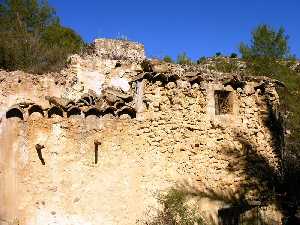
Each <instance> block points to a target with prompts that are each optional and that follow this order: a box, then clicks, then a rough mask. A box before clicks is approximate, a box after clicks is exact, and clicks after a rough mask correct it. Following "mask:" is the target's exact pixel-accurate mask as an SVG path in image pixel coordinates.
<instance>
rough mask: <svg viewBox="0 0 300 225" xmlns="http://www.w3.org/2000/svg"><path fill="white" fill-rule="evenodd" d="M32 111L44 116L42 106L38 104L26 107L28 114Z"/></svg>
mask: <svg viewBox="0 0 300 225" xmlns="http://www.w3.org/2000/svg"><path fill="white" fill-rule="evenodd" d="M32 113H40V114H41V115H42V116H44V111H43V109H42V107H41V106H39V105H33V106H31V107H30V108H29V109H28V114H29V116H30V115H31V114H32Z"/></svg>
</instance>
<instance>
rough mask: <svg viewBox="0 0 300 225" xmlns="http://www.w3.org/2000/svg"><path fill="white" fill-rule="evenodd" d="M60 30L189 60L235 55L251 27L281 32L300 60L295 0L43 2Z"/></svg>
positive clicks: (297, 3)
mask: <svg viewBox="0 0 300 225" xmlns="http://www.w3.org/2000/svg"><path fill="white" fill-rule="evenodd" d="M48 1H49V3H50V5H51V6H53V7H54V8H55V9H56V11H57V15H58V16H59V17H60V19H61V22H62V24H63V25H65V26H68V27H71V28H73V29H74V30H76V31H77V32H78V33H79V34H80V35H81V36H82V37H83V38H84V40H85V41H87V42H91V41H92V40H93V39H94V38H97V37H99V38H101V37H106V38H115V37H122V36H126V37H127V38H128V39H130V40H134V41H138V42H142V43H143V44H144V45H145V49H146V53H147V56H149V57H162V56H164V55H170V56H172V57H173V58H176V56H177V55H178V53H181V52H186V53H187V54H188V55H189V56H190V57H191V58H192V59H197V58H199V57H201V56H212V55H214V54H215V53H216V52H222V53H223V54H230V53H232V52H238V45H239V43H240V42H241V41H244V42H249V40H250V33H251V31H252V30H253V28H254V27H255V26H257V25H258V24H261V23H266V24H269V25H271V26H273V27H274V28H279V27H280V26H283V27H284V28H285V30H286V33H287V34H288V35H289V36H290V39H289V44H290V47H291V52H292V53H293V54H296V55H297V57H298V58H299V57H300V1H299V0H285V1H284V0H244V1H243V0H223V1H221V0H219V1H218V0H210V1H200V0H198V1H197V0H185V1H182V0H181V1H169V0H160V1H158V0H151V1H143V0H139V1H137V0H127V1H126V0H114V1H113V0H103V1H101V0H85V1H76V0H72V1H71V0H48Z"/></svg>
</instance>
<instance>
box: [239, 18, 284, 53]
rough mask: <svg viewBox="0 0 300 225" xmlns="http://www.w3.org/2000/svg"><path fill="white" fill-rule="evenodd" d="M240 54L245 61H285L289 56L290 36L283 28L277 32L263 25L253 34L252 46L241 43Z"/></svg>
mask: <svg viewBox="0 0 300 225" xmlns="http://www.w3.org/2000/svg"><path fill="white" fill-rule="evenodd" d="M240 52H241V54H242V57H243V58H245V59H247V58H256V57H267V58H272V59H284V58H287V57H288V56H289V47H288V36H287V35H285V31H284V29H283V28H282V27H281V28H279V30H278V31H276V30H274V29H273V28H271V27H269V26H268V25H265V24H263V25H260V26H258V27H257V28H256V29H255V30H254V31H253V32H252V40H251V45H250V46H248V45H246V44H244V43H241V45H240Z"/></svg>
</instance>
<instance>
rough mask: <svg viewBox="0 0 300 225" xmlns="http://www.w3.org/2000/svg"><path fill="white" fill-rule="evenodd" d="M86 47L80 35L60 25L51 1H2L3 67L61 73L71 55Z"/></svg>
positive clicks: (0, 41)
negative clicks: (50, 4)
mask: <svg viewBox="0 0 300 225" xmlns="http://www.w3.org/2000/svg"><path fill="white" fill-rule="evenodd" d="M83 46H84V42H83V41H82V39H81V37H80V36H79V35H77V34H76V33H75V32H74V31H73V30H71V29H69V28H65V27H63V26H61V25H60V23H59V19H58V17H57V16H56V15H55V10H54V9H53V8H52V7H50V6H49V5H48V3H47V1H38V0H5V1H1V3H0V67H1V68H3V69H6V70H24V71H28V72H33V73H44V72H49V71H55V70H60V69H61V68H62V67H63V66H64V65H65V63H66V59H67V57H68V55H69V54H73V53H77V52H79V51H80V50H81V48H82V47H83Z"/></svg>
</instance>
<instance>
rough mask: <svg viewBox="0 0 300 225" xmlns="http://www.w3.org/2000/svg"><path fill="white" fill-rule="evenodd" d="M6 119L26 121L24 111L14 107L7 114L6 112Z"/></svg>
mask: <svg viewBox="0 0 300 225" xmlns="http://www.w3.org/2000/svg"><path fill="white" fill-rule="evenodd" d="M6 118H7V119H9V118H20V119H21V120H24V112H23V110H22V109H21V108H20V107H19V106H18V105H16V106H12V107H11V108H10V109H9V110H8V111H7V112H6Z"/></svg>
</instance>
